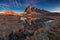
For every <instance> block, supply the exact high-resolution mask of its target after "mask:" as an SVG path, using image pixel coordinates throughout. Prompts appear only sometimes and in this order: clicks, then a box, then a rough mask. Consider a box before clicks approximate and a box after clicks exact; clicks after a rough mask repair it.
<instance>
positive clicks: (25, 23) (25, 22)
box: [20, 18, 27, 26]
mask: <svg viewBox="0 0 60 40" xmlns="http://www.w3.org/2000/svg"><path fill="white" fill-rule="evenodd" d="M20 20H22V21H23V22H24V26H26V25H27V21H26V20H25V19H24V18H20Z"/></svg>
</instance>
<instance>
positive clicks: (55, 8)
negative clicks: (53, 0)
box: [51, 6, 60, 12]
mask: <svg viewBox="0 0 60 40" xmlns="http://www.w3.org/2000/svg"><path fill="white" fill-rule="evenodd" d="M51 12H60V6H58V7H54V8H53V9H52V10H51Z"/></svg>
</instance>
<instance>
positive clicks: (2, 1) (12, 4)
mask: <svg viewBox="0 0 60 40" xmlns="http://www.w3.org/2000/svg"><path fill="white" fill-rule="evenodd" d="M27 6H31V7H36V8H39V9H44V10H48V11H51V12H60V0H0V12H3V11H5V10H9V11H13V12H18V13H22V12H24V10H25V9H26V7H27Z"/></svg>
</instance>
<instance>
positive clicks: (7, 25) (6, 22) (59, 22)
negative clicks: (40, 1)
mask: <svg viewBox="0 0 60 40" xmlns="http://www.w3.org/2000/svg"><path fill="white" fill-rule="evenodd" d="M22 20H23V21H22ZM51 20H53V22H51ZM24 21H26V22H27V24H28V25H27V26H28V27H29V26H32V27H41V25H40V23H41V22H44V23H45V24H44V23H41V24H42V28H43V29H42V30H44V29H45V28H47V29H48V28H49V27H50V28H49V30H48V32H47V34H48V35H47V37H48V38H49V40H59V39H60V13H52V12H49V11H47V10H42V9H38V8H35V7H30V6H28V7H27V8H26V10H25V11H24V13H23V14H17V13H15V12H12V11H4V12H3V13H1V14H0V36H4V37H5V36H7V35H9V33H10V32H11V31H14V32H16V31H18V30H19V29H20V28H21V27H23V26H25V25H24ZM50 22H51V23H50ZM45 25H46V26H45ZM48 26H49V27H48ZM39 30H40V29H39ZM37 32H38V30H37ZM44 32H45V31H44ZM44 32H43V33H44ZM38 33H42V32H40V31H39V32H38ZM37 35H41V34H37ZM36 38H37V36H36Z"/></svg>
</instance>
